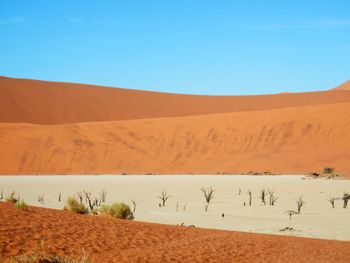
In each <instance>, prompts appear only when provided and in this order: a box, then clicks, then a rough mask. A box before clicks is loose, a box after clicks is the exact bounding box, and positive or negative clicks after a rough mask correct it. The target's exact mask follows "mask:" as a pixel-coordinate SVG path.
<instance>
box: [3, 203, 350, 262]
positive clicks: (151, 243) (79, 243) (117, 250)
mask: <svg viewBox="0 0 350 263" xmlns="http://www.w3.org/2000/svg"><path fill="white" fill-rule="evenodd" d="M0 220H1V222H2V224H1V225H0V250H1V255H2V257H9V256H15V255H19V254H25V253H30V252H33V251H42V252H43V251H45V252H47V253H51V254H58V255H68V256H76V255H79V254H80V253H81V250H82V248H84V250H85V251H86V252H87V253H88V254H90V255H91V256H92V257H93V258H94V260H95V262H291V263H293V262H298V263H300V262H307V263H312V262H317V263H322V262H325V263H326V262H327V263H328V262H339V263H341V262H348V259H349V258H350V242H341V241H328V240H318V239H308V238H296V237H281V236H274V235H263V234H251V233H242V232H230V231H219V230H205V229H196V228H188V227H177V226H165V225H159V224H150V223H141V222H132V221H125V220H124V221H123V220H118V219H111V218H106V217H96V216H84V215H77V214H73V213H70V212H66V211H59V210H51V209H43V208H34V207H30V208H29V211H21V210H19V209H16V208H14V207H13V205H12V204H9V203H3V202H1V203H0Z"/></svg>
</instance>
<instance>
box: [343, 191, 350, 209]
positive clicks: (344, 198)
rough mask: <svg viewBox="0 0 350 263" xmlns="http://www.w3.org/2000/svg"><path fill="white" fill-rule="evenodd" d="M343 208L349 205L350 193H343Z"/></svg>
mask: <svg viewBox="0 0 350 263" xmlns="http://www.w3.org/2000/svg"><path fill="white" fill-rule="evenodd" d="M342 199H343V202H344V203H343V208H346V207H347V206H348V201H349V199H350V193H344V195H343V198H342Z"/></svg>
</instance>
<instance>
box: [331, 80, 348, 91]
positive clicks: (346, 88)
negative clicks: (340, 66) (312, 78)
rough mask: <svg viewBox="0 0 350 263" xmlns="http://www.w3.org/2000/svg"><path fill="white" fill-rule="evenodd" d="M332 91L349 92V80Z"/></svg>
mask: <svg viewBox="0 0 350 263" xmlns="http://www.w3.org/2000/svg"><path fill="white" fill-rule="evenodd" d="M334 90H348V91H349V90H350V80H349V81H347V82H345V83H343V84H341V85H340V86H338V87H336V88H335V89H334Z"/></svg>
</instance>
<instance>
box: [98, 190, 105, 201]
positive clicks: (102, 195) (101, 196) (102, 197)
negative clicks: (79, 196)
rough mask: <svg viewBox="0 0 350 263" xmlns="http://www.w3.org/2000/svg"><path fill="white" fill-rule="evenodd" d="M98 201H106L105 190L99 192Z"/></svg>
mask: <svg viewBox="0 0 350 263" xmlns="http://www.w3.org/2000/svg"><path fill="white" fill-rule="evenodd" d="M99 195H100V203H105V202H106V196H107V192H106V191H105V190H102V191H101V192H100V193H99Z"/></svg>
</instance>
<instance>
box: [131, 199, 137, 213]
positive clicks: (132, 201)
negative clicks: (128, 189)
mask: <svg viewBox="0 0 350 263" xmlns="http://www.w3.org/2000/svg"><path fill="white" fill-rule="evenodd" d="M131 203H132V206H133V209H132V210H133V212H135V211H136V201H134V200H131Z"/></svg>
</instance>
